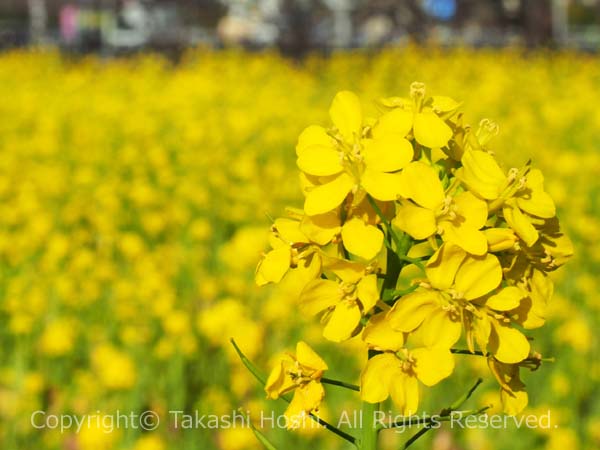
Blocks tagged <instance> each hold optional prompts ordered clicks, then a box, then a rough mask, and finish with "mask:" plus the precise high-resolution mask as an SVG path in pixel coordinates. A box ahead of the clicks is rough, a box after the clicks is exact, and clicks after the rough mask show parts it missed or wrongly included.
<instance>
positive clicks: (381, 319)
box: [362, 312, 404, 352]
mask: <svg viewBox="0 0 600 450" xmlns="http://www.w3.org/2000/svg"><path fill="white" fill-rule="evenodd" d="M362 340H363V341H364V342H365V343H366V344H367V345H368V346H369V348H372V349H375V350H380V351H383V350H389V351H393V352H395V351H398V350H400V349H401V348H402V346H403V345H404V333H403V332H401V331H396V330H394V329H392V327H391V326H390V321H389V320H388V319H387V314H386V313H385V312H380V313H378V314H375V315H374V316H372V317H371V318H370V319H369V323H368V324H367V326H366V327H365V329H364V330H363V333H362Z"/></svg>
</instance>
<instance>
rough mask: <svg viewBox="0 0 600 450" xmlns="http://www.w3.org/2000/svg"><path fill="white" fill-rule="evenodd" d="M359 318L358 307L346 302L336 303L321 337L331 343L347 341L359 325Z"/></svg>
mask: <svg viewBox="0 0 600 450" xmlns="http://www.w3.org/2000/svg"><path fill="white" fill-rule="evenodd" d="M360 318H361V314H360V309H359V308H358V305H356V304H355V303H351V302H347V301H343V302H340V303H338V304H337V306H336V307H335V309H334V310H333V313H331V316H329V320H328V321H327V325H325V328H324V329H323V337H325V339H328V340H330V341H333V342H342V341H345V340H346V339H349V338H350V337H352V335H353V334H354V331H355V330H356V327H357V326H358V324H359V323H360Z"/></svg>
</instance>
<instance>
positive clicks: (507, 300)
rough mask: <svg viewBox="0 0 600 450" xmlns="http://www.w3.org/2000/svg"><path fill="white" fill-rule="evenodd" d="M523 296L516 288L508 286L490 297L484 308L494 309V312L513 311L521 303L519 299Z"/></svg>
mask: <svg viewBox="0 0 600 450" xmlns="http://www.w3.org/2000/svg"><path fill="white" fill-rule="evenodd" d="M523 297H525V294H524V293H523V291H522V290H521V289H519V288H518V287H516V286H508V287H505V288H504V289H502V290H501V291H500V292H498V293H497V294H496V295H492V296H491V297H490V298H488V299H487V300H486V302H485V306H487V307H488V308H492V309H495V310H496V311H510V310H511V309H515V308H516V307H517V306H519V304H520V303H521V299H522V298H523Z"/></svg>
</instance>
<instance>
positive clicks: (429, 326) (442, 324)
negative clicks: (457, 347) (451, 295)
mask: <svg viewBox="0 0 600 450" xmlns="http://www.w3.org/2000/svg"><path fill="white" fill-rule="evenodd" d="M461 332H462V325H461V323H460V322H457V321H455V320H452V319H451V318H450V316H449V315H448V313H447V312H446V311H444V310H443V309H437V310H435V311H432V312H431V313H430V315H429V317H427V318H426V319H425V320H424V321H423V324H422V325H421V326H420V327H419V329H418V330H417V331H416V333H417V334H418V335H419V338H420V339H421V341H422V342H423V344H424V345H425V346H427V347H434V346H435V347H441V348H450V347H452V346H453V345H454V344H456V342H457V341H458V340H459V339H460V335H461Z"/></svg>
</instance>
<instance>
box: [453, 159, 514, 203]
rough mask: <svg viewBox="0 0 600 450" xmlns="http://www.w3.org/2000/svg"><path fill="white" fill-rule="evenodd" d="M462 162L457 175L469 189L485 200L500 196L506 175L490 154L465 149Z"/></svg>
mask: <svg viewBox="0 0 600 450" xmlns="http://www.w3.org/2000/svg"><path fill="white" fill-rule="evenodd" d="M462 164H463V167H462V169H459V170H458V171H457V176H458V177H459V178H460V179H461V180H462V182H463V183H464V184H465V185H466V186H467V187H468V188H469V190H470V191H472V192H474V193H475V194H477V195H478V196H479V197H482V198H484V199H486V200H494V199H496V198H498V197H499V196H500V194H501V193H502V189H503V188H504V185H505V183H506V176H505V175H504V173H503V172H502V169H500V166H499V165H498V163H497V162H496V160H495V159H494V157H493V156H492V155H490V154H489V153H486V152H484V151H479V150H470V151H466V152H465V153H464V154H463V157H462Z"/></svg>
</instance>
